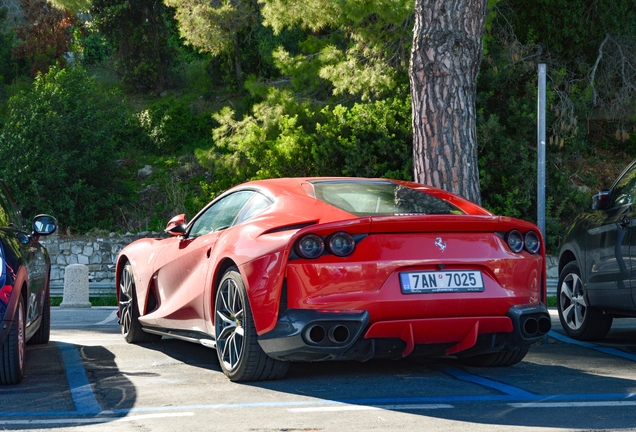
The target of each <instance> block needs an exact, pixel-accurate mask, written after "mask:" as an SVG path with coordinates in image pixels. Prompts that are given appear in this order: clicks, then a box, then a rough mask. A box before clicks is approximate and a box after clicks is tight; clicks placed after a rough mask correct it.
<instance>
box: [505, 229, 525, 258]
mask: <svg viewBox="0 0 636 432" xmlns="http://www.w3.org/2000/svg"><path fill="white" fill-rule="evenodd" d="M506 241H507V242H508V247H509V248H510V250H511V251H513V252H514V253H519V252H521V251H522V250H523V236H522V235H521V233H520V232H519V231H517V230H512V231H510V232H509V233H508V235H506Z"/></svg>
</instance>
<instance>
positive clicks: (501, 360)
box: [460, 346, 529, 367]
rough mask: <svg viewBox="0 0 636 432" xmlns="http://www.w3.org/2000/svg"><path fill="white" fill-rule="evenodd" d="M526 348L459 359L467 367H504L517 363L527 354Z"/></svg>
mask: <svg viewBox="0 0 636 432" xmlns="http://www.w3.org/2000/svg"><path fill="white" fill-rule="evenodd" d="M528 348H529V347H527V346H524V347H519V348H516V349H514V350H506V349H505V350H501V351H499V352H496V353H489V354H479V355H476V356H472V357H463V358H460V360H461V362H462V363H464V364H465V365H467V366H476V367H506V366H512V365H514V364H517V363H519V362H520V361H521V360H523V358H524V357H525V356H526V354H528Z"/></svg>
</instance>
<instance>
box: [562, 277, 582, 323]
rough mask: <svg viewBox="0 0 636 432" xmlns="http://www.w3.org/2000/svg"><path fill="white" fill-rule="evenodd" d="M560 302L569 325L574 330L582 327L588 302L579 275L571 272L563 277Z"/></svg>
mask: <svg viewBox="0 0 636 432" xmlns="http://www.w3.org/2000/svg"><path fill="white" fill-rule="evenodd" d="M559 303H560V306H561V311H562V314H563V319H564V320H565V323H566V324H567V325H568V327H569V328H571V329H572V330H578V329H580V328H581V326H582V325H583V323H584V321H585V314H586V312H587V304H586V303H585V297H584V295H583V284H582V282H581V278H580V277H579V275H577V274H575V273H570V274H568V275H567V276H566V277H565V278H564V279H563V283H562V284H561V295H560V297H559Z"/></svg>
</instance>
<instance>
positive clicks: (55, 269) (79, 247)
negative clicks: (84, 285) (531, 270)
mask: <svg viewBox="0 0 636 432" xmlns="http://www.w3.org/2000/svg"><path fill="white" fill-rule="evenodd" d="M160 236H161V233H154V232H153V233H150V232H144V233H139V234H138V235H133V234H126V235H118V234H114V233H111V234H110V235H109V236H108V237H66V236H58V235H53V236H50V237H42V238H41V240H40V242H41V243H42V244H43V245H45V246H46V248H47V250H48V251H49V254H50V255H51V265H52V267H51V285H53V286H63V285H64V269H65V268H66V266H67V265H69V264H85V265H86V266H87V267H88V277H89V282H90V283H91V285H93V286H101V287H112V288H113V289H114V287H115V262H116V261H117V255H118V254H119V251H121V250H122V248H124V246H126V245H128V244H129V243H131V242H133V241H135V240H137V239H140V238H143V237H160ZM546 264H547V266H546V267H547V276H548V291H549V293H551V294H553V293H554V292H555V289H554V287H555V286H556V279H557V278H558V276H559V275H558V270H557V269H558V259H557V257H555V256H548V257H547V260H546Z"/></svg>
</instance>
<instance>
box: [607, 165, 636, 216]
mask: <svg viewBox="0 0 636 432" xmlns="http://www.w3.org/2000/svg"><path fill="white" fill-rule="evenodd" d="M633 202H636V165H634V166H633V167H632V168H631V169H630V170H629V171H627V172H626V173H625V174H624V175H623V176H622V177H621V178H620V179H619V180H618V182H617V183H616V186H614V192H613V193H612V207H620V206H622V205H625V204H631V203H633Z"/></svg>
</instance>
